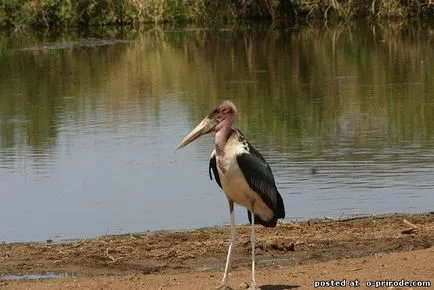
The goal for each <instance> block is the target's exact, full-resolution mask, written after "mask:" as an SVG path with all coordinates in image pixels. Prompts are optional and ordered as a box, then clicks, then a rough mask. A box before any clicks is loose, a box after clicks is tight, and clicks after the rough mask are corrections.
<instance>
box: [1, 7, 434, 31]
mask: <svg viewBox="0 0 434 290" xmlns="http://www.w3.org/2000/svg"><path fill="white" fill-rule="evenodd" d="M366 17H369V18H374V19H378V20H387V19H393V20H398V21H408V20H412V19H417V20H420V19H422V20H424V21H433V20H434V3H433V1H432V0H401V1H399V0H80V1H78V0H2V1H0V27H12V28H21V27H48V28H61V27H79V26H105V25H137V24H142V23H163V22H175V23H181V22H195V23H200V24H213V23H222V22H233V21H238V20H243V19H258V18H260V19H276V18H284V19H288V20H290V21H293V22H303V23H304V22H323V21H329V20H334V21H347V20H354V19H360V18H366Z"/></svg>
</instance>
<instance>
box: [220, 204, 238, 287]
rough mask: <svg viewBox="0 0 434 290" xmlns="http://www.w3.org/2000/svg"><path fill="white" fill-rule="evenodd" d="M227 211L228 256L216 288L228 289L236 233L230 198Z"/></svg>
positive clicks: (232, 205)
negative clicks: (228, 225)
mask: <svg viewBox="0 0 434 290" xmlns="http://www.w3.org/2000/svg"><path fill="white" fill-rule="evenodd" d="M229 211H230V221H231V234H230V237H229V249H228V256H227V258H226V266H225V273H224V274H223V279H222V283H221V285H220V287H218V288H217V289H230V288H229V287H228V273H229V268H230V267H231V263H232V256H233V253H234V248H235V234H236V229H235V217H234V203H233V201H231V200H229Z"/></svg>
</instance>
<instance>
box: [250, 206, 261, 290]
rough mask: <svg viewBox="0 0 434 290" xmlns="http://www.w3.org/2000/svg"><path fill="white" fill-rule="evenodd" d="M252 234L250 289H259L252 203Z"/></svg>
mask: <svg viewBox="0 0 434 290" xmlns="http://www.w3.org/2000/svg"><path fill="white" fill-rule="evenodd" d="M251 214H252V234H251V236H250V242H251V244H252V285H251V286H250V288H249V289H251V290H253V289H259V288H258V287H257V286H256V279H255V242H256V233H255V212H254V210H253V203H252V210H251Z"/></svg>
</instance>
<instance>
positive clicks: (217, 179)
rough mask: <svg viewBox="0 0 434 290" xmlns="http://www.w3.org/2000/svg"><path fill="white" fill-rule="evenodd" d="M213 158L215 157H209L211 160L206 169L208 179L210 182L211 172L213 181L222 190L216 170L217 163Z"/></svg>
mask: <svg viewBox="0 0 434 290" xmlns="http://www.w3.org/2000/svg"><path fill="white" fill-rule="evenodd" d="M215 156H216V155H215V154H213V155H211V159H210V160H209V168H208V171H209V178H210V179H211V180H212V174H211V170H212V172H213V174H214V178H215V181H216V182H217V184H218V185H219V186H220V188H222V189H223V187H222V184H221V182H220V176H219V172H218V170H217V161H216V157H215Z"/></svg>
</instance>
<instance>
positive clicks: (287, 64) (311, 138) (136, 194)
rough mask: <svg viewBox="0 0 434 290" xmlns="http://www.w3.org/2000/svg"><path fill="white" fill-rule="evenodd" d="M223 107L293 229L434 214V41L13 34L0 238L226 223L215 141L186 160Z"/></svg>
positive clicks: (261, 30) (170, 32)
mask: <svg viewBox="0 0 434 290" xmlns="http://www.w3.org/2000/svg"><path fill="white" fill-rule="evenodd" d="M224 99H230V100H232V101H234V102H235V104H236V105H237V106H238V110H239V119H238V122H237V126H238V127H239V128H240V129H241V130H242V131H243V133H244V134H245V135H246V137H247V138H248V139H249V140H250V141H251V143H252V144H253V145H255V147H257V149H258V150H259V151H261V152H262V153H263V155H264V156H265V157H266V159H267V160H268V161H269V163H270V166H271V167H272V169H273V172H274V174H275V177H276V182H277V186H278V188H279V190H280V192H281V194H282V196H283V199H284V202H285V206H286V210H287V218H288V219H293V220H295V219H297V220H304V219H309V218H314V217H324V216H333V217H340V216H351V215H359V214H381V213H391V212H424V211H431V210H433V209H434V33H433V31H432V30H431V31H430V30H424V29H407V30H404V31H394V30H382V29H380V28H379V27H357V26H352V27H342V28H336V29H329V30H322V29H311V28H309V29H301V30H293V29H276V28H273V27H269V26H264V27H249V26H247V27H244V28H235V29H234V28H228V29H221V30H206V29H200V28H183V29H170V28H168V29H150V30H145V31H142V32H125V33H122V32H110V31H107V32H104V33H99V34H97V33H95V34H86V35H84V34H83V35H82V34H70V35H63V36H56V37H54V36H50V35H39V36H32V35H29V34H20V33H12V34H9V35H1V36H0V241H7V242H11V241H41V240H47V239H54V240H59V239H69V238H85V237H93V236H98V235H103V234H111V233H128V232H142V231H146V230H151V231H152V230H161V229H163V230H173V229H189V228H198V227H204V226H213V225H223V224H226V223H227V222H228V206H227V202H226V199H225V197H224V194H223V193H222V192H221V191H220V189H219V188H218V186H217V185H216V184H215V182H214V181H210V180H209V177H208V158H209V154H210V152H211V150H212V136H205V137H202V138H201V139H200V140H199V141H197V142H195V143H193V144H192V145H189V146H188V147H186V148H185V149H182V150H180V151H177V152H175V151H174V148H175V147H176V145H177V144H178V143H179V141H180V140H181V139H182V138H183V137H184V136H185V135H186V134H187V133H188V132H189V131H190V130H191V129H192V128H193V127H194V126H195V125H196V123H197V122H198V121H200V120H201V119H202V118H203V116H204V115H205V114H207V113H208V112H209V111H210V110H211V109H212V108H213V107H214V106H215V105H217V104H218V103H219V102H220V101H221V100H224ZM236 222H237V223H246V222H247V215H246V212H245V210H244V209H241V208H238V209H237V210H236Z"/></svg>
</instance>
